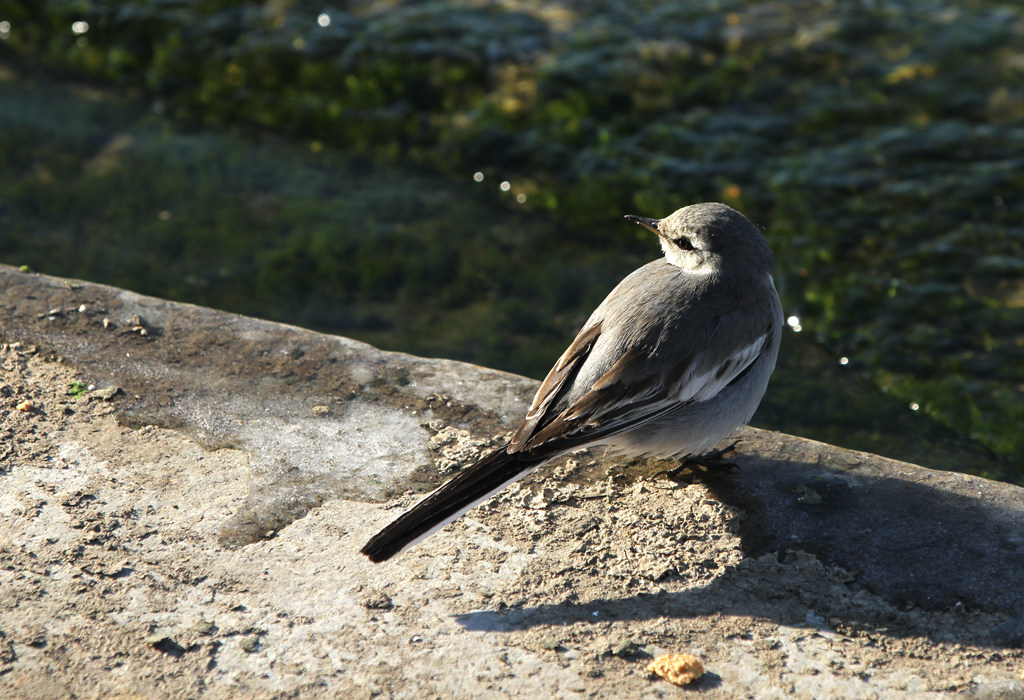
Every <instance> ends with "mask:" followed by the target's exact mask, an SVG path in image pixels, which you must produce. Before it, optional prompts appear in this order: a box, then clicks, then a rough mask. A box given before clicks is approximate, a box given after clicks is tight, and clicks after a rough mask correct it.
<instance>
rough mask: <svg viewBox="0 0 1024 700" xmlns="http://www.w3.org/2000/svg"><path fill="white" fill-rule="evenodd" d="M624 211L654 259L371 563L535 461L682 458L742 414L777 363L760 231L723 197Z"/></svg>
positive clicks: (773, 307) (772, 297) (375, 540)
mask: <svg viewBox="0 0 1024 700" xmlns="http://www.w3.org/2000/svg"><path fill="white" fill-rule="evenodd" d="M626 219H627V220H629V221H633V222H635V223H637V224H640V225H641V226H643V227H645V228H647V229H650V230H651V231H653V232H654V233H656V234H657V235H658V238H659V239H660V242H661V249H662V251H664V253H665V257H664V258H659V259H658V260H655V261H653V262H650V263H648V264H646V265H644V266H643V267H641V268H639V269H638V270H636V271H635V272H633V273H632V274H630V275H629V276H627V277H626V278H625V279H624V280H622V282H620V283H619V285H618V286H617V287H615V289H613V290H612V292H611V294H609V295H608V297H607V298H606V299H605V300H604V301H603V302H601V305H600V306H598V307H597V309H596V310H595V311H594V313H593V314H591V316H590V318H589V319H587V322H586V323H584V324H583V329H582V330H581V331H580V332H579V334H578V335H577V336H576V339H575V340H573V342H572V344H571V345H569V348H568V349H567V350H566V351H565V352H564V353H563V354H562V356H561V357H560V358H558V362H556V363H555V366H554V367H552V368H551V371H550V372H548V375H547V377H546V378H545V379H544V382H543V383H542V384H541V386H540V389H538V391H537V395H536V396H535V397H534V399H533V404H532V405H531V406H530V410H529V411H528V412H527V414H526V418H524V419H523V422H522V424H521V425H520V426H519V429H518V430H516V432H515V434H514V435H513V436H512V439H511V440H509V441H508V443H506V444H505V445H503V446H502V447H499V448H498V449H496V450H494V451H493V452H491V453H490V454H488V455H487V456H485V457H483V458H482V459H480V460H479V461H478V462H476V463H475V464H473V465H472V466H470V467H468V468H466V469H464V470H463V471H461V472H460V473H459V474H457V475H456V476H455V477H454V478H452V479H451V480H450V481H448V482H447V483H445V484H444V485H443V486H441V487H439V488H438V489H436V490H435V491H434V492H432V493H431V494H429V495H428V496H426V497H425V498H424V499H423V500H421V501H420V502H419V503H417V504H416V505H415V506H413V507H412V508H411V509H410V510H408V511H407V512H406V513H404V514H403V515H401V516H399V517H398V518H397V519H396V520H395V521H394V522H392V523H391V524H390V525H388V526H387V527H385V528H384V529H383V530H381V531H380V532H379V533H377V534H376V535H374V536H373V537H372V538H371V539H370V540H369V542H367V543H366V545H365V546H364V547H363V548H362V550H361V551H362V553H363V554H365V555H366V556H368V557H369V558H370V560H371V561H374V562H381V561H385V560H386V559H389V558H390V557H392V556H394V555H395V554H397V553H399V552H401V551H403V550H405V549H407V548H408V547H410V546H412V545H413V544H415V543H417V542H419V541H420V540H422V539H424V538H426V537H428V536H429V535H431V534H433V533H434V532H436V531H437V530H439V529H440V528H442V527H444V526H445V525H447V524H448V523H450V522H452V521H453V520H455V519H456V518H458V517H459V516H461V515H462V514H464V513H466V512H467V511H469V510H471V509H472V508H475V507H476V506H478V505H479V504H480V503H482V502H483V501H485V500H487V499H488V498H489V497H491V496H492V495H494V494H495V493H497V492H498V491H500V490H501V489H503V488H505V487H506V486H508V485H509V484H511V483H512V482H514V481H517V480H518V479H521V478H522V477H524V476H526V475H527V474H529V473H530V472H532V471H533V470H534V469H536V468H537V467H538V466H540V465H541V464H543V463H544V462H546V461H548V460H550V459H553V458H555V457H558V456H559V455H562V454H565V453H566V452H570V451H572V450H578V449H582V448H584V447H591V446H594V445H604V446H607V447H609V448H611V449H612V450H613V451H616V452H618V453H620V454H624V455H628V456H635V457H639V456H652V457H689V456H693V455H699V454H700V453H702V452H704V451H705V450H708V449H709V448H711V447H713V446H715V445H716V444H717V443H718V441H719V440H721V439H722V438H723V437H725V435H726V434H728V433H729V432H731V431H732V430H734V429H736V428H738V427H739V426H741V425H743V424H744V423H746V422H747V421H748V420H750V417H751V416H752V415H754V411H755V410H756V409H757V406H758V404H759V403H760V402H761V397H762V396H763V395H764V392H765V389H766V388H767V386H768V378H769V376H771V373H772V370H773V369H775V359H776V357H777V356H778V353H779V341H780V339H781V335H782V304H781V303H780V302H779V296H778V294H777V293H776V291H775V284H774V282H773V281H772V273H773V272H774V269H775V261H774V258H773V257H772V252H771V249H770V248H769V247H768V243H767V242H766V241H765V239H764V237H763V236H762V235H761V233H760V231H758V229H757V227H756V226H754V224H752V223H751V222H750V220H749V219H747V218H746V217H745V216H743V215H742V214H740V213H739V212H738V211H736V210H735V209H732V208H731V207H728V206H726V205H724V204H718V203H705V204H694V205H692V206H688V207H684V208H682V209H679V210H677V211H676V212H674V213H673V214H672V215H670V216H668V217H666V218H664V219H648V218H645V217H642V216H634V215H629V216H626Z"/></svg>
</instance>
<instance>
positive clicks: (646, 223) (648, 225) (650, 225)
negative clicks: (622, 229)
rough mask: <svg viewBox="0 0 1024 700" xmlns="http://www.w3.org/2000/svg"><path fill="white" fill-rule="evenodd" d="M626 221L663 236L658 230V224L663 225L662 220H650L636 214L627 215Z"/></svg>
mask: <svg viewBox="0 0 1024 700" xmlns="http://www.w3.org/2000/svg"><path fill="white" fill-rule="evenodd" d="M626 221H632V222H633V223H635V224H640V225H641V226H643V227H644V228H645V229H647V230H648V231H653V232H654V233H656V234H658V236H659V237H660V236H661V231H659V230H658V224H659V223H661V219H648V218H647V217H646V216H637V215H636V214H626Z"/></svg>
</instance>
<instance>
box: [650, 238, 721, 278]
mask: <svg viewBox="0 0 1024 700" xmlns="http://www.w3.org/2000/svg"><path fill="white" fill-rule="evenodd" d="M661 249H662V250H663V251H664V252H665V259H666V260H667V261H668V262H669V263H670V264H672V265H675V266H676V267H678V268H680V269H683V270H686V271H687V272H695V273H699V272H712V271H713V267H714V266H713V265H711V263H710V261H709V260H708V254H707V253H706V252H705V251H702V250H680V249H679V248H676V247H675V246H670V245H668V244H666V243H665V241H662V242H661Z"/></svg>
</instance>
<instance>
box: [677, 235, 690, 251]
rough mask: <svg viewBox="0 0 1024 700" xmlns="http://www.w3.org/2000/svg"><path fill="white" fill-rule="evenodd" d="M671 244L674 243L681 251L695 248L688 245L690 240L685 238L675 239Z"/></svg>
mask: <svg viewBox="0 0 1024 700" xmlns="http://www.w3.org/2000/svg"><path fill="white" fill-rule="evenodd" d="M673 243H675V244H676V245H677V246H679V247H680V248H682V249H683V250H695V248H694V247H693V244H692V243H690V239H689V238H686V237H683V238H677V239H675V240H674V241H673Z"/></svg>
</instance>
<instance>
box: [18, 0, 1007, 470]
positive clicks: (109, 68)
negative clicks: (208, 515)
mask: <svg viewBox="0 0 1024 700" xmlns="http://www.w3.org/2000/svg"><path fill="white" fill-rule="evenodd" d="M510 7H511V6H508V7H498V6H496V5H490V4H471V3H456V2H425V3H424V2H390V3H380V2H377V3H359V2H355V3H347V4H345V5H344V6H336V7H327V6H324V5H320V4H316V5H314V4H312V3H303V2H289V1H287V0H276V1H271V2H265V3H238V2H211V1H206V2H174V1H170V0H164V1H153V2H141V1H140V2H118V3H112V2H71V3H69V2H60V3H58V2H31V3H29V2H24V3H12V2H4V1H3V0H0V168H2V172H3V175H2V177H0V261H2V262H5V263H8V264H16V265H22V264H25V265H29V266H30V267H31V268H32V269H35V270H39V271H42V272H46V273H50V274H56V275H67V276H75V277H82V278H85V279H89V280H94V281H101V282H107V283H110V284H115V285H118V286H123V287H127V288H129V289H133V290H136V291H140V292H144V293H149V294H154V295H158V296H162V297H167V298H173V299H180V300H185V301H191V302H195V303H200V304H205V305H210V306H215V307H218V308H224V309H228V310H232V311H238V312H242V313H247V314H252V315H256V316H261V317H265V318H272V319H277V320H282V321H286V322H289V323H295V324H298V325H304V326H309V327H314V328H318V329H322V330H326V331H330V332H334V333H341V334H345V335H349V336H352V337H356V338H360V339H363V340H367V341H369V342H371V343H374V344H376V345H378V346H380V347H384V348H389V349H400V350H406V351H409V352H414V353H418V354H425V355H436V356H446V357H453V358H457V359H464V360H470V361H473V362H478V363H481V364H485V365H488V366H493V367H499V368H502V369H507V370H511V371H515V372H519V373H523V374H527V375H531V376H535V377H540V376H542V375H543V374H544V372H546V370H547V368H548V366H549V365H550V363H551V362H552V361H553V359H554V358H556V357H557V356H558V355H559V354H560V352H561V350H562V349H563V347H564V346H565V344H566V343H567V342H568V340H569V339H571V337H572V335H573V333H574V332H575V331H576V329H577V328H578V326H579V324H580V323H581V322H582V320H583V319H584V318H585V317H586V315H587V314H588V313H589V311H590V309H592V308H593V306H594V305H596V303H597V302H599V301H600V299H601V298H603V296H604V295H605V294H606V293H607V291H608V290H609V289H610V288H611V287H612V286H613V285H614V284H615V283H616V282H617V281H618V279H620V278H621V277H622V276H623V275H625V274H626V273H628V272H629V271H631V270H632V269H634V268H635V267H637V266H638V265H640V264H642V263H643V262H646V261H647V260H650V259H652V258H654V257H656V255H657V247H656V244H655V242H654V241H652V240H650V237H649V236H646V235H644V233H643V231H642V230H641V229H639V228H638V227H634V226H629V225H627V224H625V223H624V222H623V221H622V219H621V215H622V214H624V213H639V214H643V215H648V216H663V215H665V214H667V213H669V212H671V211H672V210H674V209H675V208H677V207H679V206H683V205H685V204H688V203H691V202H695V201H705V200H717V201H725V202H727V203H729V204H732V205H733V206H735V207H737V208H739V209H740V210H742V211H744V212H745V213H746V214H748V215H749V216H750V217H751V218H752V219H754V220H755V221H756V222H757V223H758V224H759V225H761V226H762V228H763V229H764V230H765V233H766V236H767V237H768V239H769V241H770V242H771V244H772V246H773V248H774V249H775V251H776V256H777V259H778V263H779V276H778V282H779V288H780V293H781V294H782V296H783V303H784V306H785V308H786V310H787V314H788V315H791V316H793V317H794V318H793V319H792V325H793V326H794V327H796V328H799V329H800V332H796V330H791V331H790V332H788V333H787V334H786V338H785V339H784V346H783V356H782V358H781V363H780V368H779V370H778V372H777V373H776V376H775V378H774V379H773V383H772V386H771V387H770V389H769V393H768V396H767V397H766V400H765V403H764V404H763V406H762V409H761V410H760V411H759V413H758V415H757V416H756V418H755V421H754V423H755V424H756V425H760V426H762V427H770V428H777V429H781V430H785V431H787V432H791V433H795V434H800V435H805V436H808V437H814V438H817V439H822V440H827V441H829V442H834V443H837V444H840V445H846V446H850V447H855V448H859V449H866V450H871V451H874V452H879V453H881V454H886V455H890V456H894V457H898V458H902V459H908V460H911V461H915V462H918V463H921V464H925V465H927V466H933V467H937V468H952V469H959V470H963V471H972V472H975V473H981V474H986V475H989V476H995V477H998V478H1003V479H1009V480H1014V481H1024V466H1022V465H1024V437H1022V434H1021V430H1020V425H1021V423H1022V421H1024V402H1022V395H1024V389H1022V387H1024V262H1022V261H1024V206H1022V205H1024V127H1022V126H1021V125H1022V124H1024V88H1022V85H1024V13H1022V10H1021V9H1020V7H1019V6H1018V5H1017V4H1016V3H999V2H966V3H964V2H961V3H943V2H843V3H839V2H837V3H827V2H786V3H770V2H769V3H764V2H739V1H736V2H720V3H707V2H699V3H698V2H691V3H687V2H682V3H668V4H666V3H642V2H641V3H636V2H631V3H616V2H597V3H584V4H580V3H571V2H569V3H522V4H521V5H517V6H515V7H516V8H517V9H510Z"/></svg>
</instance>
